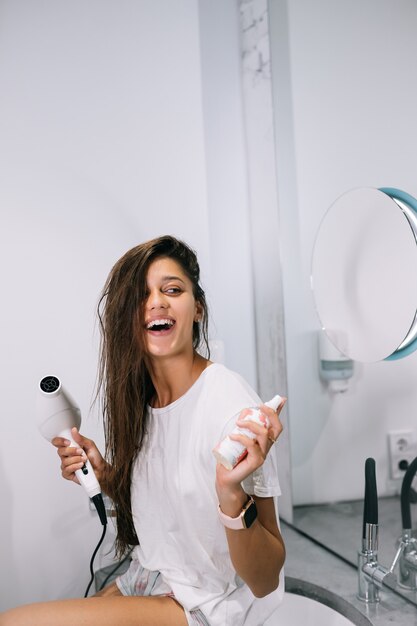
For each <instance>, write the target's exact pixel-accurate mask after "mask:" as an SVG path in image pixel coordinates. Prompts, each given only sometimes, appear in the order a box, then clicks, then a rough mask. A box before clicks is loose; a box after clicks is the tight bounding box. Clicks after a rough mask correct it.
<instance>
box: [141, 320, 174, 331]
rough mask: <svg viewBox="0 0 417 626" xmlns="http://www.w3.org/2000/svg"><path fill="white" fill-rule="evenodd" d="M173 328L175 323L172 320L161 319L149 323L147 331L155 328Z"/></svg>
mask: <svg viewBox="0 0 417 626" xmlns="http://www.w3.org/2000/svg"><path fill="white" fill-rule="evenodd" d="M164 325H167V326H173V325H174V322H173V321H172V320H168V319H164V318H162V319H160V320H152V321H151V322H149V324H146V328H147V330H150V329H151V328H153V327H154V326H164Z"/></svg>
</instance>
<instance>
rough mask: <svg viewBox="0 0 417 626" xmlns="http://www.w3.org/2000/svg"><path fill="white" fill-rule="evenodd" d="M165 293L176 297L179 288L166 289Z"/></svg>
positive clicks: (179, 290) (179, 291)
mask: <svg viewBox="0 0 417 626" xmlns="http://www.w3.org/2000/svg"><path fill="white" fill-rule="evenodd" d="M165 293H170V294H174V295H176V294H179V293H181V289H180V288H179V287H167V289H165Z"/></svg>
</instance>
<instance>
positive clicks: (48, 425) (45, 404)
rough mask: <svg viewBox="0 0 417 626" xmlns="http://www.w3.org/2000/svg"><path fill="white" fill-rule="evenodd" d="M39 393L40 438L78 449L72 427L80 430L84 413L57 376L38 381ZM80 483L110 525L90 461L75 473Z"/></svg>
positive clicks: (105, 522) (38, 418)
mask: <svg viewBox="0 0 417 626" xmlns="http://www.w3.org/2000/svg"><path fill="white" fill-rule="evenodd" d="M38 391H39V393H38V396H37V402H36V413H37V420H38V428H39V432H40V433H41V435H43V436H44V437H45V439H47V440H48V441H51V440H52V439H53V438H54V437H64V438H65V439H68V440H69V441H70V442H71V443H70V446H71V447H74V448H78V447H79V445H78V444H77V443H76V442H75V441H74V440H73V439H72V433H71V428H73V427H74V426H75V427H76V428H80V425H81V412H80V409H79V408H78V406H77V404H76V403H75V402H74V400H73V399H72V398H71V396H70V395H69V393H68V392H67V391H66V390H65V389H64V388H63V386H62V384H61V381H60V380H59V378H57V377H56V376H45V377H44V378H42V380H41V381H40V382H39V390H38ZM75 474H76V476H77V478H78V480H79V481H80V484H81V485H82V486H83V487H84V489H85V490H86V492H87V494H88V496H89V498H91V500H92V501H93V503H94V505H95V507H96V509H97V513H98V514H99V517H100V521H101V523H102V524H103V526H104V525H105V524H107V516H106V510H105V506H104V503H103V498H102V495H101V487H100V485H99V482H98V480H97V478H96V475H95V474H94V470H93V468H92V466H91V463H90V461H89V460H87V461H86V462H85V464H84V466H83V467H82V469H79V470H77V471H76V472H75Z"/></svg>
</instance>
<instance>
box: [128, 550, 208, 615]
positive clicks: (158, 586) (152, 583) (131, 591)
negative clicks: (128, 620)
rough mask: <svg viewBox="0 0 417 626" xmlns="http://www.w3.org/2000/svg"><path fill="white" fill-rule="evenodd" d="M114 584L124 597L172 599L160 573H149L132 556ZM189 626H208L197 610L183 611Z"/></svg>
mask: <svg viewBox="0 0 417 626" xmlns="http://www.w3.org/2000/svg"><path fill="white" fill-rule="evenodd" d="M116 584H117V586H118V588H119V590H120V591H121V593H122V594H123V595H124V596H168V597H170V598H174V599H175V596H174V593H173V592H172V589H170V587H169V585H167V584H166V582H164V580H163V579H162V576H161V573H160V572H151V571H150V570H148V569H145V568H144V567H142V565H141V564H140V563H139V561H138V559H137V558H135V556H133V559H132V562H131V564H130V567H129V569H128V570H127V571H126V572H125V573H124V574H122V575H121V576H119V577H118V578H116ZM184 612H185V616H186V618H187V622H188V624H189V626H210V624H209V623H208V621H207V619H206V618H205V617H204V615H203V613H202V612H201V611H200V610H199V609H196V610H193V611H187V610H186V609H184Z"/></svg>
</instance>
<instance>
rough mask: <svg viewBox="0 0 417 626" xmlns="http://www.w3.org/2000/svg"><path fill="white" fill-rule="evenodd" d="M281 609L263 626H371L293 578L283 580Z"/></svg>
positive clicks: (325, 594)
mask: <svg viewBox="0 0 417 626" xmlns="http://www.w3.org/2000/svg"><path fill="white" fill-rule="evenodd" d="M285 587H286V592H285V594H284V599H283V602H282V605H281V606H280V607H279V608H278V609H277V610H276V611H275V612H274V613H273V615H271V617H270V618H269V619H268V620H267V621H266V622H265V623H264V626H280V625H281V624H284V625H285V626H300V624H302V625H303V626H317V625H320V626H372V623H371V622H370V621H369V619H368V618H367V617H366V616H365V615H363V613H361V612H360V611H359V610H358V609H357V608H356V607H354V606H353V605H352V604H350V603H349V602H347V601H346V600H344V599H343V598H341V597H340V596H338V595H336V594H334V593H332V592H331V591H328V590H327V589H324V588H323V587H319V586H318V585H313V584H312V583H308V582H306V581H303V580H299V579H297V578H290V577H286V578H285Z"/></svg>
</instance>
